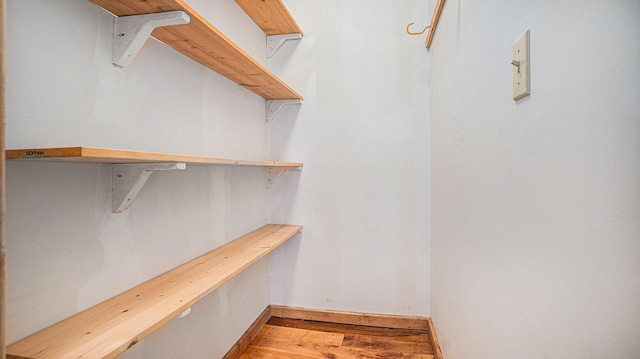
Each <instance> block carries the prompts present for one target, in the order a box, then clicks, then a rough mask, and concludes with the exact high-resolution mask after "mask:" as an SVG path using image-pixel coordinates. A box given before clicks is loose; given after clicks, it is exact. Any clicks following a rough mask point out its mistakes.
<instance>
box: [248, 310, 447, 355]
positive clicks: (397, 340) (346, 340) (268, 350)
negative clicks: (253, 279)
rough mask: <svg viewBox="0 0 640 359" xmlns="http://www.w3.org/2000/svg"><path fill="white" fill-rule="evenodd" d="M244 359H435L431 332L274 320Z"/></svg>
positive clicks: (253, 343) (297, 320) (269, 323)
mask: <svg viewBox="0 0 640 359" xmlns="http://www.w3.org/2000/svg"><path fill="white" fill-rule="evenodd" d="M240 358H241V359H261V358H278V359H290V358H297V359H351V358H375V359H405V358H406V359H433V358H434V353H433V347H432V344H431V341H430V339H429V332H428V330H424V329H393V328H377V327H369V326H362V325H352V324H335V323H326V322H317V321H309V320H300V319H286V318H279V317H272V318H271V319H269V321H268V322H267V324H266V325H265V326H264V328H263V329H262V330H261V331H260V333H259V334H258V335H257V336H256V338H255V339H254V340H253V342H252V343H251V344H250V345H249V347H248V348H247V350H245V352H244V353H242V355H241V356H240Z"/></svg>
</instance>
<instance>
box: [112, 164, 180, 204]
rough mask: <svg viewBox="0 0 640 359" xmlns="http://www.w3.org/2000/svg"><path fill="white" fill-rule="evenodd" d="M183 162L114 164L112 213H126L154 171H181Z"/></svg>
mask: <svg viewBox="0 0 640 359" xmlns="http://www.w3.org/2000/svg"><path fill="white" fill-rule="evenodd" d="M185 168H187V164H186V163H184V162H177V163H148V164H114V165H113V167H112V169H111V180H112V202H113V203H112V206H113V212H114V213H120V212H124V211H126V210H127V209H128V208H129V207H130V206H131V204H132V203H133V201H134V200H135V199H136V197H137V196H138V193H140V190H142V187H143V186H144V184H145V183H146V182H147V180H148V179H149V177H150V176H151V174H152V173H153V172H154V171H167V170H183V169H185Z"/></svg>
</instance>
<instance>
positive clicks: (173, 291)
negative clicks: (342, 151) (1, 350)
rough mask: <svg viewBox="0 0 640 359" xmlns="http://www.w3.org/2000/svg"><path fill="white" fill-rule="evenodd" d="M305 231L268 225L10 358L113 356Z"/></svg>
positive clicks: (67, 323) (14, 349) (12, 350)
mask: <svg viewBox="0 0 640 359" xmlns="http://www.w3.org/2000/svg"><path fill="white" fill-rule="evenodd" d="M301 230H302V226H295V225H275V224H269V225H266V226H264V227H262V228H260V229H258V230H255V231H253V232H251V233H249V234H247V235H244V236H242V237H240V238H238V239H236V240H235V241H233V242H230V243H228V244H226V245H224V246H222V247H220V248H218V249H216V250H213V251H211V252H209V253H207V254H205V255H203V256H201V257H198V258H196V259H194V260H192V261H190V262H188V263H185V264H183V265H181V266H179V267H177V268H175V269H173V270H171V271H169V272H167V273H165V274H162V275H160V276H158V277H156V278H154V279H151V280H150V281H148V282H145V283H143V284H141V285H139V286H137V287H135V288H133V289H130V290H128V291H126V292H124V293H122V294H119V295H117V296H115V297H113V298H111V299H109V300H107V301H105V302H102V303H100V304H98V305H96V306H94V307H91V308H89V309H87V310H85V311H83V312H81V313H78V314H76V315H74V316H72V317H70V318H68V319H65V320H63V321H61V322H59V323H57V324H55V325H53V326H50V327H48V328H46V329H44V330H42V331H40V332H38V333H36V334H33V335H31V336H29V337H27V338H25V339H23V340H20V341H18V342H16V343H14V344H11V345H9V346H8V348H7V352H8V358H9V359H25V358H33V359H35V358H38V359H65V358H114V357H115V356H117V355H119V354H121V353H122V352H124V351H125V350H127V349H128V348H130V347H131V346H133V345H134V344H136V343H137V342H139V341H140V340H142V339H143V338H145V337H146V336H147V335H149V334H150V333H152V332H153V331H154V330H156V329H158V328H159V327H161V326H162V325H163V324H165V323H167V322H168V321H169V320H171V319H172V318H174V317H176V316H178V315H179V314H180V313H182V312H183V311H184V310H186V309H188V308H190V307H191V306H192V305H193V304H194V303H196V302H197V301H198V300H199V299H201V298H202V297H204V296H205V295H207V294H209V293H211V292H212V291H213V290H215V289H216V288H218V287H220V286H221V285H222V284H224V283H225V282H227V281H229V280H230V279H231V278H233V277H234V276H236V275H237V274H238V273H240V272H241V271H242V270H244V269H245V268H247V267H248V266H249V265H251V264H253V263H254V262H256V261H257V260H258V259H260V258H262V257H263V256H265V255H266V254H268V253H269V252H271V251H272V250H274V249H275V248H277V247H278V246H279V245H281V244H283V243H284V242H285V241H287V240H288V239H290V238H292V237H293V236H294V235H295V234H296V233H298V232H300V231H301Z"/></svg>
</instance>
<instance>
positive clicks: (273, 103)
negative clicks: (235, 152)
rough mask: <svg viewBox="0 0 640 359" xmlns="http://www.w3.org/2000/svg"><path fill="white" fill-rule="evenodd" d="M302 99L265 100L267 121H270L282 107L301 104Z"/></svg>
mask: <svg viewBox="0 0 640 359" xmlns="http://www.w3.org/2000/svg"><path fill="white" fill-rule="evenodd" d="M301 104H302V100H267V106H266V116H267V122H271V120H273V119H274V118H275V117H276V116H277V115H278V113H279V112H280V111H281V110H282V108H283V107H285V106H289V105H301Z"/></svg>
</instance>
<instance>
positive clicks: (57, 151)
mask: <svg viewBox="0 0 640 359" xmlns="http://www.w3.org/2000/svg"><path fill="white" fill-rule="evenodd" d="M6 156H7V159H8V160H34V161H35V160H41V161H62V162H91V163H155V162H158V163H160V162H186V163H189V164H194V165H237V166H258V167H285V168H298V167H302V166H303V164H302V163H298V162H274V161H252V160H236V159H228V158H218V157H204V156H189V155H176V154H167V153H157V152H141V151H127V150H114V149H108V148H92V147H55V148H31V149H12V150H7V151H6Z"/></svg>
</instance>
